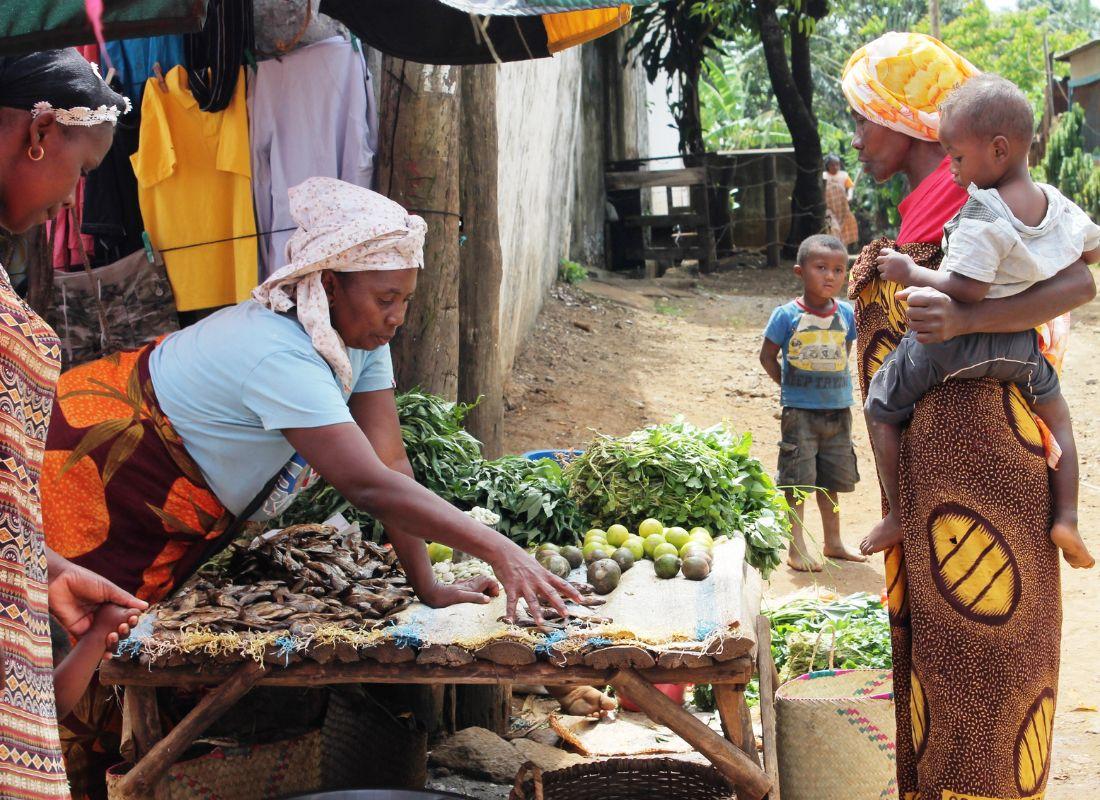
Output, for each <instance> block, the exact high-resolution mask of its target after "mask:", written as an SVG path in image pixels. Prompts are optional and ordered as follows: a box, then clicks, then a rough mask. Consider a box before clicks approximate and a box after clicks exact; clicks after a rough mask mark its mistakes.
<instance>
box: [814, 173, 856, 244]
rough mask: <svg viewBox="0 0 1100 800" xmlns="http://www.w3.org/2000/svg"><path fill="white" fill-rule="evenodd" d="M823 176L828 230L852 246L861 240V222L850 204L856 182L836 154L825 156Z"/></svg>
mask: <svg viewBox="0 0 1100 800" xmlns="http://www.w3.org/2000/svg"><path fill="white" fill-rule="evenodd" d="M821 177H822V179H823V180H824V181H825V223H826V227H827V229H828V232H829V233H830V234H831V235H833V236H835V237H836V238H838V239H840V241H841V242H843V243H844V246H845V247H851V246H852V245H853V244H856V243H858V242H859V224H858V223H857V222H856V218H855V215H854V214H853V213H852V208H851V206H849V205H848V203H849V201H850V200H851V199H852V187H853V186H855V183H853V181H852V178H851V176H850V175H849V174H848V173H847V172H845V171H844V170H842V169H841V168H840V158H839V156H835V155H828V156H826V157H825V171H824V172H823V173H821Z"/></svg>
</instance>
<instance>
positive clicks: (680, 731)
mask: <svg viewBox="0 0 1100 800" xmlns="http://www.w3.org/2000/svg"><path fill="white" fill-rule="evenodd" d="M611 685H612V686H614V687H615V691H616V692H622V693H623V694H626V695H628V696H629V697H630V699H631V700H633V701H634V702H635V703H636V704H637V705H638V707H639V708H641V709H642V711H644V712H645V713H646V715H647V716H648V717H649V718H650V719H651V720H653V721H654V722H656V723H658V724H660V725H664V726H666V727H668V728H670V729H671V730H672V731H673V732H674V733H676V734H677V735H679V736H680V737H681V738H682V739H684V741H686V742H687V743H688V744H690V745H691V746H692V747H694V748H695V749H696V750H698V751H699V752H700V753H702V754H703V755H704V756H706V757H707V759H709V760H710V762H711V763H712V764H714V766H715V768H717V769H718V771H719V772H721V773H722V775H724V776H725V777H726V779H727V780H729V782H730V783H732V784H733V786H734V788H735V789H736V790H737V797H738V799H739V800H761V798H763V797H764V796H765V795H766V794H767V793H768V791H769V790H770V789H771V780H770V779H769V778H768V776H767V775H766V774H765V773H764V771H763V770H762V769H760V766H759V765H758V764H756V763H754V762H753V761H750V760H749V757H748V756H747V755H745V754H744V753H743V752H741V750H739V749H738V748H737V747H735V746H734V745H733V744H731V743H730V742H728V741H726V740H725V739H723V738H722V737H721V736H719V735H718V734H717V733H715V732H714V731H712V730H711V729H710V728H708V727H707V726H706V725H705V724H703V723H702V722H700V721H699V720H698V719H696V718H695V716H693V715H692V714H690V713H688V712H687V711H686V710H685V709H684V707H683V706H681V705H678V704H677V703H676V702H675V701H673V700H672V699H670V698H669V697H667V696H666V695H664V694H663V693H661V692H660V691H658V690H657V689H656V688H655V687H654V686H653V684H651V683H650V682H649V681H647V680H646V679H645V678H643V677H642V676H641V675H639V674H638V673H637V672H636V671H635V670H632V669H623V670H619V671H618V672H617V673H615V675H614V677H612V679H611Z"/></svg>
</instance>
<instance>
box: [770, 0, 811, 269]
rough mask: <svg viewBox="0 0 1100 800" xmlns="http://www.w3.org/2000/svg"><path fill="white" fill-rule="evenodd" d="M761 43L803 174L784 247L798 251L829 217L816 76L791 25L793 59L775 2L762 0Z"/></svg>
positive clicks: (793, 197)
mask: <svg viewBox="0 0 1100 800" xmlns="http://www.w3.org/2000/svg"><path fill="white" fill-rule="evenodd" d="M756 13H757V21H758V23H759V26H760V42H761V45H762V46H763V50H764V59H765V61H766V62H767V65H768V76H769V77H770V78H771V83H772V90H773V92H774V93H775V97H776V101H777V102H778V103H779V111H780V113H782V114H783V119H784V121H785V122H786V123H787V129H788V130H789V131H790V134H791V141H792V143H793V144H794V159H795V165H796V166H797V170H798V174H797V176H796V178H795V183H794V191H793V192H792V193H791V229H790V232H789V233H788V234H787V241H786V244H785V246H784V252H785V254H787V255H788V256H790V255H793V254H794V252H795V251H796V250H797V249H798V245H799V243H801V241H802V240H803V239H805V238H806V237H807V236H811V235H813V234H815V233H820V232H821V230H822V227H823V225H824V221H825V192H824V188H823V187H822V184H821V171H822V168H823V163H822V153H821V138H820V137H819V136H818V133H817V118H816V117H815V116H814V112H813V80H812V76H811V73H810V50H809V48H810V45H809V38H808V37H807V36H806V35H805V34H804V33H802V32H800V31H799V30H798V28H797V22H796V21H793V22H792V24H791V62H790V63H788V62H787V54H786V47H785V42H784V38H785V37H784V35H783V27H782V25H781V24H780V22H779V18H778V16H777V14H776V7H775V3H774V2H770V0H757V3H756Z"/></svg>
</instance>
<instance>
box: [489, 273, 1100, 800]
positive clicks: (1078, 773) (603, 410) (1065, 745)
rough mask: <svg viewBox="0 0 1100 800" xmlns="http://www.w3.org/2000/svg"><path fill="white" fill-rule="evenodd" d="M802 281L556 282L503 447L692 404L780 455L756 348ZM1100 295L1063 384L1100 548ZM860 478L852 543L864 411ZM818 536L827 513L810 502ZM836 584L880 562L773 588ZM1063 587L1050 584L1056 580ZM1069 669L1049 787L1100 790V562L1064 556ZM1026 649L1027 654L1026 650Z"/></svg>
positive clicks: (870, 490)
mask: <svg viewBox="0 0 1100 800" xmlns="http://www.w3.org/2000/svg"><path fill="white" fill-rule="evenodd" d="M795 293H796V284H795V281H794V278H793V276H790V273H789V272H788V271H786V270H783V271H782V272H779V271H759V272H758V271H744V272H736V273H728V274H725V275H721V276H714V277H707V278H704V279H701V280H699V281H698V283H697V285H695V286H692V285H691V282H690V281H688V280H683V279H682V280H676V279H671V280H669V279H662V280H661V281H659V282H640V281H626V280H611V281H610V282H607V283H604V282H589V283H586V284H584V285H583V290H582V291H575V290H571V289H566V288H561V287H559V288H558V289H557V290H556V291H555V294H554V296H553V297H552V298H551V299H550V300H549V301H548V302H547V306H546V308H545V310H544V311H543V313H542V315H541V316H540V317H539V320H538V325H537V328H536V330H535V332H534V333H533V335H532V336H531V338H530V339H529V341H528V345H527V347H526V349H525V351H524V352H523V354H522V355H521V358H520V359H519V362H518V363H517V366H516V369H515V371H514V374H513V380H512V383H511V385H510V386H509V388H508V392H507V397H508V404H509V411H508V414H507V418H506V421H505V446H506V452H515V453H520V452H524V451H526V450H534V449H544V448H551V447H569V446H579V445H583V444H584V442H585V441H587V440H588V439H589V438H591V435H592V431H599V432H602V433H608V434H613V435H619V434H625V433H628V432H630V431H632V430H634V429H636V428H638V427H641V426H643V425H646V424H649V423H655V422H664V421H668V420H669V419H671V418H672V417H674V416H676V415H677V414H682V415H683V416H684V417H685V418H687V419H688V420H689V421H691V422H694V423H696V424H700V425H709V424H714V423H715V422H720V421H725V422H727V423H728V424H730V425H731V426H732V427H733V428H734V429H736V430H747V431H750V432H751V433H752V435H753V439H754V441H755V443H756V444H755V446H754V447H755V453H756V455H757V457H759V458H760V459H761V460H762V461H763V462H764V463H765V464H766V465H768V466H774V464H775V459H776V452H777V446H776V442H777V440H778V438H779V435H778V434H779V421H778V418H779V391H778V388H777V387H775V386H774V385H773V384H772V383H771V381H770V380H769V379H768V378H767V376H766V375H765V374H764V372H763V370H762V369H761V368H760V365H759V363H758V361H757V353H758V352H759V347H760V336H761V331H762V330H763V328H764V325H765V323H766V322H767V318H768V315H769V314H770V312H771V310H772V308H774V307H775V306H776V305H777V304H779V303H780V302H783V301H785V300H787V299H789V298H790V297H792V296H793V295H794V294H795ZM1096 352H1100V303H1097V304H1094V306H1093V307H1089V308H1085V309H1083V310H1082V311H1080V312H1078V313H1077V314H1076V316H1075V321H1074V333H1073V339H1072V344H1071V347H1070V351H1069V355H1068V357H1067V362H1066V380H1065V390H1066V396H1067V398H1068V400H1069V404H1070V407H1071V408H1072V410H1073V412H1074V419H1075V424H1076V431H1077V439H1078V449H1079V451H1080V456H1081V480H1082V486H1081V529H1082V532H1083V534H1084V535H1085V537H1086V539H1087V540H1088V542H1089V544H1090V546H1091V547H1092V549H1093V551H1094V552H1100V427H1098V426H1096V425H1094V424H1093V419H1094V415H1095V411H1096V409H1097V407H1098V406H1097V401H1096V395H1097V391H1098V387H1100V359H1097V358H1096V357H1095V355H1094V354H1095V353H1096ZM854 427H855V431H856V443H855V444H856V453H857V455H858V457H859V465H860V471H861V473H862V475H863V481H862V482H861V483H860V485H859V488H858V489H857V491H856V492H855V493H854V494H852V495H844V496H842V500H841V509H842V510H841V516H842V530H843V531H844V537H845V539H846V540H847V541H848V542H851V543H855V542H857V541H858V539H859V538H860V537H861V536H862V533H863V531H865V530H866V529H867V527H868V526H869V525H870V524H871V523H872V522H873V521H874V520H876V519H877V514H878V490H877V485H876V483H875V481H874V474H873V473H874V465H873V462H872V460H871V453H870V446H869V444H868V441H867V436H866V431H865V429H864V427H863V426H862V425H861V424H858V423H857V424H856V425H855V426H854ZM807 521H808V531H809V532H810V533H811V535H814V536H815V538H819V534H820V529H821V526H820V521H819V520H818V519H815V518H814V516H811V515H808V520H807ZM815 583H816V584H817V585H820V586H823V587H831V588H835V589H836V590H837V591H838V592H840V593H849V592H854V591H860V590H863V591H868V592H874V593H878V592H879V591H881V590H882V587H883V575H882V561H881V559H875V560H874V561H873V562H871V563H868V564H850V563H845V564H839V565H835V566H832V567H829V568H828V569H827V570H826V572H824V573H822V574H819V575H817V576H811V575H806V574H800V573H794V572H792V571H791V570H789V569H786V568H784V569H781V570H779V571H778V572H777V573H776V574H775V575H774V576H773V577H772V579H771V581H770V583H769V585H768V587H767V593H768V595H769V596H771V597H779V596H782V595H785V594H787V593H789V592H791V591H794V590H795V589H798V588H801V587H805V586H810V585H814V584H815ZM1052 590H1053V589H1052ZM1062 592H1063V597H1064V611H1063V617H1064V622H1063V638H1062V675H1061V687H1060V693H1059V698H1058V719H1057V723H1056V726H1055V746H1054V760H1053V765H1052V772H1051V781H1050V784H1049V787H1048V791H1047V798H1048V800H1070V799H1071V798H1073V800H1079V799H1080V798H1086V797H1100V766H1098V765H1100V712H1098V711H1097V710H1096V709H1097V707H1098V706H1100V682H1098V681H1097V680H1096V667H1095V659H1096V658H1097V656H1098V654H1100V625H1097V624H1096V608H1097V598H1098V596H1100V571H1098V570H1092V571H1089V572H1081V571H1079V570H1070V569H1068V568H1067V569H1065V570H1064V571H1063V573H1062ZM1021 657H1024V656H1023V654H1021Z"/></svg>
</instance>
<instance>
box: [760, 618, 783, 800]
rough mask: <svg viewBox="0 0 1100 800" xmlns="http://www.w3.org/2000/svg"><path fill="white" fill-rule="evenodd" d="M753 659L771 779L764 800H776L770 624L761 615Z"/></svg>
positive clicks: (774, 674)
mask: <svg viewBox="0 0 1100 800" xmlns="http://www.w3.org/2000/svg"><path fill="white" fill-rule="evenodd" d="M756 641H757V647H758V651H757V659H758V661H759V664H760V670H759V674H760V725H761V728H762V729H763V730H762V734H761V736H762V738H763V740H764V748H763V749H764V771H765V772H766V773H767V774H768V777H769V778H771V780H772V791H771V794H769V795H768V800H780V798H779V754H778V753H776V751H775V750H776V740H775V690H776V689H777V688H779V687H778V686H777V685H776V684H777V681H776V672H775V662H774V661H773V660H772V624H771V620H769V619H768V618H767V617H765V616H763V615H761V616H759V617H757V618H756Z"/></svg>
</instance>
